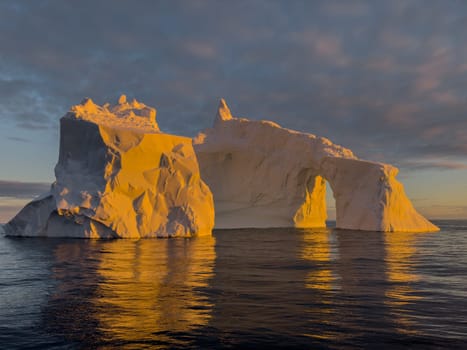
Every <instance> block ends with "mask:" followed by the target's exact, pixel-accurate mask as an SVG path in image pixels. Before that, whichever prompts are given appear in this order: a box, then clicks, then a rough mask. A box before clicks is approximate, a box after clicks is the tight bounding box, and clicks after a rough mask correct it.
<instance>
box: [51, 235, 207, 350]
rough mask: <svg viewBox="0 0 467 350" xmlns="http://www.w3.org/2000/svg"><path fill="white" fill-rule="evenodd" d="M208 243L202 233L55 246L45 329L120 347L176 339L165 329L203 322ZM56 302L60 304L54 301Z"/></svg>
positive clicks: (186, 329) (185, 328)
mask: <svg viewBox="0 0 467 350" xmlns="http://www.w3.org/2000/svg"><path fill="white" fill-rule="evenodd" d="M214 244H215V239H214V238H213V237H202V238H196V239H191V240H187V239H172V240H140V241H132V240H116V241H108V242H102V241H99V242H96V241H90V242H88V243H87V244H78V245H73V244H69V243H65V244H62V245H59V246H58V247H57V249H56V250H55V256H56V262H57V264H56V265H57V266H59V268H55V269H54V270H53V272H54V275H55V276H54V277H55V278H56V279H57V280H58V281H60V282H61V283H59V284H58V285H57V288H56V290H55V293H54V294H53V295H52V296H51V299H50V303H49V304H50V305H51V306H52V307H50V308H49V310H48V312H49V316H50V315H51V314H53V317H49V319H51V320H52V321H55V322H53V323H52V324H50V327H51V329H55V330H57V328H60V329H61V331H62V332H63V331H65V332H64V333H65V334H66V335H67V336H68V337H69V338H71V339H73V340H75V341H85V342H87V343H89V344H93V343H94V342H95V341H98V342H100V343H102V342H104V343H109V344H110V343H115V342H117V343H118V344H119V347H120V348H121V347H123V348H133V347H134V348H141V347H142V346H143V345H144V344H146V345H148V346H155V345H158V344H159V345H162V344H167V343H169V342H170V343H172V344H174V339H171V337H170V336H168V335H167V333H166V332H167V331H168V330H170V332H174V333H176V332H189V331H191V330H193V329H194V328H196V327H201V326H205V325H207V323H208V322H209V319H210V312H211V308H212V305H211V303H210V302H209V300H208V298H207V297H206V296H205V295H203V294H202V293H200V292H199V288H202V287H206V286H207V284H208V282H209V279H210V278H212V274H213V266H214V260H215V250H214ZM65 262H66V264H65ZM64 264H65V265H64ZM65 296H68V297H69V299H68V300H64V298H65ZM57 302H58V303H60V307H61V308H62V310H56V309H55V308H54V307H53V305H55V303H57ZM64 305H65V307H64ZM82 315H85V316H86V317H83V316H82ZM77 326H78V327H79V328H82V329H83V331H84V332H83V331H82V337H80V336H77V334H75V332H74V331H75V329H76V327H77ZM154 341H155V342H154ZM178 345H180V346H182V345H183V342H181V341H180V342H179V344H178Z"/></svg>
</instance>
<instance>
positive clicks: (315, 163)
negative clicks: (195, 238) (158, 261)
mask: <svg viewBox="0 0 467 350" xmlns="http://www.w3.org/2000/svg"><path fill="white" fill-rule="evenodd" d="M194 147H195V152H196V154H197V156H198V160H199V163H200V169H201V175H202V178H203V179H204V180H205V181H206V183H207V184H208V185H209V187H210V189H211V190H212V192H213V194H214V201H215V204H216V227H217V228H238V227H287V226H289V227H290V226H295V227H324V226H325V220H326V203H325V191H326V186H325V181H326V180H327V181H328V182H329V184H330V186H331V188H332V190H333V193H334V197H335V200H336V211H337V213H336V215H337V218H336V224H337V227H338V228H342V229H352V230H370V231H411V232H412V231H413V232H417V231H436V230H438V228H437V227H436V226H434V225H433V224H432V223H430V222H429V221H428V220H426V219H425V218H424V217H422V216H421V215H420V214H419V213H417V211H416V210H415V209H414V207H413V206H412V204H411V202H410V200H409V199H408V198H407V196H406V195H405V192H404V188H403V186H402V184H401V183H400V182H398V181H397V180H396V175H397V172H398V170H397V168H395V167H393V166H391V165H387V164H382V163H374V162H368V161H364V160H360V159H358V158H357V157H356V156H355V155H354V154H353V153H352V151H350V150H349V149H346V148H343V147H341V146H338V145H335V144H333V143H332V142H331V141H329V140H328V139H326V138H322V137H317V136H315V135H311V134H306V133H301V132H297V131H293V130H288V129H284V128H281V127H280V126H279V125H277V124H275V123H273V122H269V121H253V120H248V119H244V118H234V117H232V115H231V113H230V110H229V108H228V107H227V105H226V103H225V101H224V100H221V103H220V105H219V110H218V113H217V116H216V118H215V121H214V126H213V128H211V129H207V130H205V131H204V132H202V133H200V134H199V135H198V136H197V137H196V138H195V139H194Z"/></svg>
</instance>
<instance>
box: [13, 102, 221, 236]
mask: <svg viewBox="0 0 467 350" xmlns="http://www.w3.org/2000/svg"><path fill="white" fill-rule="evenodd" d="M155 116H156V110H155V109H154V108H150V107H147V106H145V105H144V104H142V103H140V102H138V101H136V100H133V101H132V102H131V103H128V102H127V101H126V98H125V96H122V97H121V98H120V99H119V103H118V104H117V105H115V106H109V105H107V104H106V105H104V106H98V105H96V104H94V103H93V102H92V100H90V99H85V100H83V102H82V103H81V104H80V105H77V106H73V107H72V108H71V110H70V112H68V113H67V114H66V115H65V116H64V117H62V118H61V120H60V154H59V160H58V163H57V165H56V167H55V176H56V182H55V183H54V184H53V185H52V186H51V190H50V192H49V193H46V194H44V195H43V196H41V197H39V198H37V199H35V200H34V201H32V202H31V203H29V204H28V205H26V207H25V208H23V209H22V210H21V211H20V212H19V213H18V215H17V216H16V217H14V218H13V219H12V220H11V221H10V222H9V223H8V224H7V225H6V226H5V229H6V233H7V234H8V235H19V236H54V237H63V236H66V237H70V236H71V237H88V238H113V237H121V238H144V237H173V236H183V237H189V236H193V235H210V234H211V230H212V228H213V226H214V204H213V198H212V194H211V192H210V190H209V188H208V187H207V186H206V185H205V183H204V182H203V181H202V180H201V177H200V173H199V167H198V162H197V159H196V155H195V153H194V150H193V147H192V140H191V139H190V138H187V137H181V136H175V135H168V134H163V133H161V132H160V131H159V128H158V126H157V123H156V119H155Z"/></svg>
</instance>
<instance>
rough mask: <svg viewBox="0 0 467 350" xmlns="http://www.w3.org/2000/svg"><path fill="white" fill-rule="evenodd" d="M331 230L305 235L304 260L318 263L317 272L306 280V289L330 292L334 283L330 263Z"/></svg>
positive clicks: (310, 231)
mask: <svg viewBox="0 0 467 350" xmlns="http://www.w3.org/2000/svg"><path fill="white" fill-rule="evenodd" d="M329 235H330V232H329V230H326V229H314V230H306V231H305V232H304V235H303V241H304V242H303V243H304V244H303V249H302V259H305V260H308V261H312V262H316V263H317V265H318V266H317V268H316V270H313V271H310V272H309V273H308V274H307V277H306V279H305V286H306V288H310V289H318V290H323V291H329V290H331V289H332V283H333V281H334V278H333V275H332V271H331V268H330V266H329V264H328V263H329V262H330V261H331V248H330V242H329Z"/></svg>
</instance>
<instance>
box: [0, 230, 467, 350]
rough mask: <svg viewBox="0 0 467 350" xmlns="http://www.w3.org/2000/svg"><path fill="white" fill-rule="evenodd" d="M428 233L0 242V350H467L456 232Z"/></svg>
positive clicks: (462, 242) (466, 274) (466, 269)
mask: <svg viewBox="0 0 467 350" xmlns="http://www.w3.org/2000/svg"><path fill="white" fill-rule="evenodd" d="M436 223H437V224H438V225H439V226H440V227H441V228H442V230H441V232H437V233H422V234H407V233H378V232H359V231H343V230H336V229H333V228H328V229H306V230H305V229H303V230H299V229H261V230H258V229H244V230H217V231H214V233H213V237H209V238H196V239H155V240H114V241H102V240H79V239H40V238H7V237H0V348H1V349H145V348H148V349H159V348H161V349H164V348H175V349H177V348H180V349H182V348H183V349H186V348H196V349H212V348H219V349H231V348H241V349H253V348H263V349H275V348H288V349H290V348H299V349H320V348H324V349H326V348H330V349H360V348H369V349H381V348H383V349H384V348H387V349H397V348H404V349H405V348H412V349H415V348H420V349H442V348H445V349H462V348H467V221H438V222H436Z"/></svg>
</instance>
